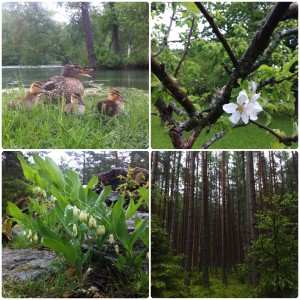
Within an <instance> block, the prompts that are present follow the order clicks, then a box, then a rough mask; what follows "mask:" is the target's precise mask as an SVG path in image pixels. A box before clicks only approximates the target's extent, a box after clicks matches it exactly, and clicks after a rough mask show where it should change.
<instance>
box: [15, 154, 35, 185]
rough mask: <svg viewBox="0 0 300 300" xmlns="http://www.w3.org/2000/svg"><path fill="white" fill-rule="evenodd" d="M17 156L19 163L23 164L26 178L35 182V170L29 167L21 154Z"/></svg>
mask: <svg viewBox="0 0 300 300" xmlns="http://www.w3.org/2000/svg"><path fill="white" fill-rule="evenodd" d="M17 156H18V159H19V161H20V162H21V166H22V169H23V173H24V176H25V177H26V178H27V179H29V180H31V181H33V182H35V178H34V174H35V170H34V169H32V168H31V167H29V166H28V164H27V161H26V160H25V159H24V158H23V156H22V155H21V154H20V153H17Z"/></svg>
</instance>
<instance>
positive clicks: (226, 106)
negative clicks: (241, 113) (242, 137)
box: [223, 103, 238, 114]
mask: <svg viewBox="0 0 300 300" xmlns="http://www.w3.org/2000/svg"><path fill="white" fill-rule="evenodd" d="M237 107H238V106H237V105H236V104H234V103H228V104H224V105H223V109H224V111H225V112H227V113H228V114H232V113H234V112H235V111H236V109H237Z"/></svg>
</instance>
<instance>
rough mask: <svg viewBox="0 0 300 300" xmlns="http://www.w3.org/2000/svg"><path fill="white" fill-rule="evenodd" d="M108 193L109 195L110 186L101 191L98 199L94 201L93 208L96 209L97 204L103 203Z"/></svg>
mask: <svg viewBox="0 0 300 300" xmlns="http://www.w3.org/2000/svg"><path fill="white" fill-rule="evenodd" d="M110 193H111V186H110V185H109V186H105V187H104V188H103V190H102V191H101V193H100V195H99V197H98V199H97V200H96V202H95V206H96V207H97V206H99V204H100V203H101V202H102V203H103V202H104V201H105V199H106V198H107V197H108V196H109V194H110Z"/></svg>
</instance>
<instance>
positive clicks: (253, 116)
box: [250, 114, 258, 121]
mask: <svg viewBox="0 0 300 300" xmlns="http://www.w3.org/2000/svg"><path fill="white" fill-rule="evenodd" d="M257 119H258V118H257V114H252V115H250V120H253V121H256V120H257Z"/></svg>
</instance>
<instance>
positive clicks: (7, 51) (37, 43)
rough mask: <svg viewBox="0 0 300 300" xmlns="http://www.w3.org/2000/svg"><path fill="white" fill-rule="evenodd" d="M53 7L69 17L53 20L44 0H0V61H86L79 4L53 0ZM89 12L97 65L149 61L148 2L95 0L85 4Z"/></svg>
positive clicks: (119, 65)
mask: <svg viewBox="0 0 300 300" xmlns="http://www.w3.org/2000/svg"><path fill="white" fill-rule="evenodd" d="M57 10H60V11H61V10H64V11H65V12H64V13H65V14H66V15H67V16H68V17H69V21H68V23H62V22H58V21H55V19H54V18H53V16H54V14H55V12H54V11H51V10H50V8H49V7H47V5H45V3H44V4H43V3H36V2H35V3H34V2H25V3H19V2H13V3H12V2H10V3H5V4H3V10H2V64H3V65H41V64H51V63H62V64H64V63H66V62H68V61H69V60H72V61H76V62H77V63H79V64H82V65H87V64H88V60H87V48H86V44H85V37H84V32H83V27H82V16H81V8H80V4H78V3H77V4H74V3H64V4H58V7H57ZM89 12H90V20H91V27H92V34H93V39H94V48H95V55H96V60H97V66H98V67H101V68H134V67H147V66H148V17H147V15H148V4H147V3H113V4H112V5H109V4H107V3H106V4H103V3H100V4H98V5H95V6H90V10H89ZM114 24H115V25H117V27H118V32H119V41H120V52H119V53H115V52H114V50H113V49H112V47H111V44H112V26H113V25H114ZM129 28H130V30H129ZM129 49H130V50H129Z"/></svg>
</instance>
